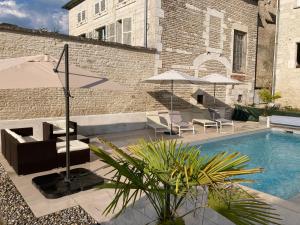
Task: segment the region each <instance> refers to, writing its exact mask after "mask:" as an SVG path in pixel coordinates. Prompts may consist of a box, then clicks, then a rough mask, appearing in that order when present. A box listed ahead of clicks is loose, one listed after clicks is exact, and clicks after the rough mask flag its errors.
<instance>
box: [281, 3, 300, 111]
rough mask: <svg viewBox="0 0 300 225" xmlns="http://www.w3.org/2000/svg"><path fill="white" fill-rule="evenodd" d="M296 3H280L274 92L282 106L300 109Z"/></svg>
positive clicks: (299, 29)
mask: <svg viewBox="0 0 300 225" xmlns="http://www.w3.org/2000/svg"><path fill="white" fill-rule="evenodd" d="M299 10H300V9H299V6H298V7H296V1H294V0H284V1H280V15H279V30H278V52H277V63H276V81H275V91H276V92H280V93H281V96H282V98H281V99H279V100H278V102H279V103H280V104H281V105H282V106H291V107H293V108H300V98H299V93H300V85H299V84H300V68H299V66H297V43H300V27H299V23H300V11H299Z"/></svg>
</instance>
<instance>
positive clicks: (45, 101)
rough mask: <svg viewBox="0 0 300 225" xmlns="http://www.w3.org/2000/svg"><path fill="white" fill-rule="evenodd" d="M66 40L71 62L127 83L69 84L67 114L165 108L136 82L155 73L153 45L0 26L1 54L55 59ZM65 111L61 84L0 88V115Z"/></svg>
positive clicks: (1, 117)
mask: <svg viewBox="0 0 300 225" xmlns="http://www.w3.org/2000/svg"><path fill="white" fill-rule="evenodd" d="M65 43H69V48H70V63H72V64H75V65H77V66H80V67H82V68H85V69H87V70H89V71H92V72H95V73H97V74H99V76H102V77H106V78H108V79H110V80H113V81H115V82H117V83H120V84H122V85H124V86H126V87H128V90H127V91H123V92H118V91H104V90H89V89H73V90H72V92H71V94H72V95H73V96H74V98H73V99H72V100H71V115H73V116H75V115H93V114H106V113H121V112H145V111H147V110H153V109H154V107H157V108H159V107H161V108H164V106H163V105H162V104H160V103H159V102H157V101H156V100H155V98H153V97H151V95H149V94H148V93H147V90H153V85H146V84H140V81H142V80H144V79H146V78H147V77H150V76H153V74H154V58H155V54H154V53H155V50H149V49H144V48H137V47H130V46H122V45H119V44H109V43H102V42H99V41H92V40H81V39H79V38H74V37H68V36H64V35H57V34H53V33H39V32H37V31H33V30H27V29H21V28H15V27H10V26H4V25H0V59H2V58H10V57H21V56H31V55H40V54H49V55H51V56H53V57H56V58H58V57H59V55H60V53H61V51H62V49H63V45H64V44H65ZM62 115H64V96H63V92H62V90H61V89H57V88H42V89H24V90H0V120H5V119H24V118H37V117H56V116H62Z"/></svg>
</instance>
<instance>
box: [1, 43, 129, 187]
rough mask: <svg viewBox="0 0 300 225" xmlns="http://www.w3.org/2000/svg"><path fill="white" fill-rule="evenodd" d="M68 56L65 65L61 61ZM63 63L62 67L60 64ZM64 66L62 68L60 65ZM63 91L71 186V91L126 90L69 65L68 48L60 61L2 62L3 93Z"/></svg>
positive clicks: (30, 58) (24, 59)
mask: <svg viewBox="0 0 300 225" xmlns="http://www.w3.org/2000/svg"><path fill="white" fill-rule="evenodd" d="M63 56H65V57H64V58H65V60H64V62H63V61H61V60H62V59H63ZM61 62H62V63H61ZM60 63H61V64H62V68H60V67H59V64H60ZM51 87H60V88H63V90H64V93H65V100H66V103H65V107H66V177H65V181H66V182H67V183H70V139H69V120H70V116H69V98H70V97H71V95H70V90H69V87H72V88H93V89H94V88H95V89H104V90H118V91H124V90H127V89H126V88H124V87H123V86H121V85H119V84H117V83H115V82H112V81H109V80H108V79H106V78H103V77H100V76H98V75H97V74H95V73H91V72H89V71H87V70H83V69H81V68H79V67H76V66H73V65H69V55H68V45H67V44H66V45H65V46H64V50H63V52H62V54H61V57H60V59H59V60H56V59H55V58H53V57H50V56H48V55H38V56H28V57H19V58H9V59H1V60H0V89H25V88H51Z"/></svg>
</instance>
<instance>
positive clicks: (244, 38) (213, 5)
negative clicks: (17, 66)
mask: <svg viewBox="0 0 300 225" xmlns="http://www.w3.org/2000/svg"><path fill="white" fill-rule="evenodd" d="M113 2H116V1H105V3H103V1H96V0H94V1H92V0H85V1H84V0H72V1H70V2H69V3H67V5H65V6H64V7H65V8H68V9H69V12H70V33H71V34H72V35H73V36H64V35H54V34H51V33H43V32H42V33H41V32H37V31H31V30H29V31H28V30H26V29H25V30H24V29H19V28H7V27H5V26H2V27H1V26H0V46H1V47H2V48H1V49H0V58H9V57H19V56H28V55H37V54H50V55H52V56H54V57H58V56H59V53H60V50H61V49H62V46H63V44H64V43H69V44H70V49H72V52H71V54H70V56H71V59H70V60H71V63H74V64H76V65H77V66H80V67H83V68H86V69H89V70H91V71H93V72H97V73H99V74H101V76H104V77H107V78H109V79H112V80H114V81H116V82H119V83H121V84H124V85H127V86H130V87H133V90H132V91H129V92H128V93H123V94H122V97H121V96H119V93H102V92H99V93H97V92H92V91H83V90H80V91H76V93H77V94H75V96H77V97H78V98H75V99H76V100H75V99H74V103H75V104H73V109H72V110H73V111H72V113H73V115H86V114H105V113H121V112H145V111H150V110H161V109H169V98H170V92H169V89H170V87H169V85H161V86H159V85H146V84H143V83H141V82H140V81H142V80H143V79H146V78H147V77H150V76H152V75H154V74H158V73H162V72H164V71H167V70H171V69H175V70H178V71H183V72H185V73H188V74H190V75H192V76H196V77H202V76H205V75H208V74H211V73H220V74H223V75H224V76H230V77H232V78H235V79H238V80H240V81H242V82H243V84H242V85H235V86H234V87H233V86H217V92H216V96H217V106H218V107H220V108H222V109H223V110H224V113H225V112H228V115H230V112H231V109H232V106H233V104H234V103H242V104H252V103H253V98H254V88H255V74H256V63H257V61H256V58H257V57H256V56H257V26H258V1H257V0H230V1H228V0H204V1H198V0H176V1H175V0H151V1H148V5H147V6H148V7H147V14H148V15H147V27H148V29H147V43H148V45H147V47H148V48H149V46H151V47H153V50H149V49H147V48H142V47H132V46H128V45H123V44H119V43H112V42H113V40H115V41H116V40H117V39H113V40H110V42H107V40H108V38H109V37H110V35H109V34H110V33H109V32H110V31H106V32H107V33H105V40H104V41H103V40H93V39H99V36H97V35H99V32H98V33H96V32H97V30H98V29H97V27H98V28H100V27H106V29H113V28H107V26H109V24H111V23H114V24H115V25H114V27H115V31H116V30H117V29H118V28H117V25H116V22H118V21H119V20H120V19H121V20H122V21H121V22H122V24H123V25H124V24H125V23H126V24H127V25H128V24H129V21H131V22H132V23H131V25H130V26H127V25H126V26H127V28H128V27H131V32H132V33H131V34H130V35H129V33H128V32H127V33H126V32H125V33H126V35H125V36H126V37H125V36H124V33H122V35H123V36H122V40H124V39H126V40H128V37H129V36H130V37H131V43H128V42H127V43H126V44H131V45H137V46H139V45H140V46H143V45H144V44H145V36H144V35H145V33H144V32H143V31H145V30H144V25H145V23H144V22H145V12H146V10H145V5H143V2H147V1H142V0H123V1H118V3H117V4H116V5H114V6H109V4H112V3H113ZM85 4H86V5H85ZM103 4H104V6H103ZM88 5H89V7H87V6H88ZM117 6H118V7H120V8H118V7H117ZM121 6H122V7H121ZM82 7H83V8H82ZM84 7H87V8H84ZM98 7H99V8H98ZM101 7H103V9H104V11H105V7H107V12H104V11H103V13H104V14H103V15H101V13H102V12H100V11H101V9H100V8H101ZM110 7H111V8H110ZM96 9H97V10H100V11H99V13H100V14H99V15H97V16H99V18H98V17H97V16H96V15H95V16H96V17H95V18H94V17H93V16H92V15H93V14H92V13H93V12H98V11H97V10H96ZM109 9H114V10H115V12H114V15H115V16H114V17H112V18H107V23H106V22H105V23H104V22H103V24H101V23H99V24H96V23H95V24H94V25H89V23H88V21H90V20H91V21H100V20H102V19H103V20H104V18H106V17H109ZM138 9H139V10H138ZM83 11H85V12H84V13H83ZM121 11H123V13H125V12H127V14H124V15H122V16H121V14H118V13H119V12H120V13H121ZM89 13H91V14H90V16H89ZM106 13H107V14H106ZM131 13H132V14H131ZM79 14H80V20H79ZM130 15H131V16H130ZM142 15H143V16H142ZM245 15H246V16H245ZM72 18H73V19H72ZM82 18H83V19H84V20H82ZM127 18H132V19H130V20H127ZM87 19H88V20H87ZM109 19H110V20H109ZM74 20H75V21H74ZM79 21H80V23H82V24H80V26H78V27H76V26H77V22H79ZM137 21H140V22H139V25H135V22H137ZM142 21H143V22H142ZM72 26H74V29H75V30H76V31H75V30H72V29H73V28H72ZM138 27H140V28H138ZM88 28H90V30H88ZM124 28H125V25H124V27H123V26H122V31H124ZM127 28H126V29H127ZM80 29H86V30H85V31H83V30H81V31H80ZM126 31H128V30H126ZM90 32H91V33H92V34H91V35H90V36H89V34H88V33H90ZM83 33H85V34H86V35H87V34H88V36H89V37H93V39H87V38H82V37H74V36H80V35H81V34H83ZM135 33H136V34H137V36H136V37H135ZM115 34H116V36H115V38H117V36H118V34H117V33H115ZM94 35H95V36H94ZM138 35H139V36H138ZM96 37H97V38H96ZM138 37H139V38H138ZM100 39H101V38H100ZM120 40H121V39H120ZM138 40H139V41H138ZM111 41H112V42H111ZM118 42H120V41H118ZM122 43H124V42H123V41H122ZM33 92H34V91H33ZM43 92H45V94H44V95H43V96H45V99H47V105H50V106H51V110H47V111H45V110H44V111H43V112H42V111H40V110H39V108H38V107H36V108H35V109H36V112H35V113H31V114H30V115H29V114H28V113H25V112H26V105H22V107H24V110H22V113H21V114H22V115H16V114H13V112H12V111H13V110H16V111H19V112H20V110H17V108H18V107H21V106H20V105H18V104H16V103H18V102H21V101H24V98H25V99H26V98H29V99H30V98H32V97H27V96H29V95H30V94H31V93H29V94H28V95H26V93H25V92H24V93H22V94H20V95H19V94H17V95H11V93H10V92H6V91H2V94H3V95H1V96H4V97H2V98H0V105H1V104H2V105H3V107H1V110H0V118H2V119H5V118H7V119H8V118H28V117H30V116H33V117H40V116H41V115H45V113H46V116H58V115H62V112H63V108H62V106H61V104H60V103H61V102H60V103H59V101H57V99H58V98H57V97H55V96H60V95H61V94H58V92H57V91H56V92H55V91H53V90H51V91H50V90H49V92H48V91H46V90H45V91H41V93H43ZM85 92H87V93H86V94H88V96H89V98H91V99H92V101H91V102H90V101H86V98H85V97H84V96H85V95H84V93H85ZM50 93H51V94H50ZM100 93H101V94H100ZM110 95H111V96H113V97H111V98H110V97H109V96H110ZM212 95H213V86H212V85H199V86H194V85H175V99H174V108H175V109H178V110H183V109H185V110H192V111H194V112H199V110H202V109H205V108H206V107H209V106H212V104H213V98H212ZM12 96H13V98H12ZM103 96H104V97H103ZM118 96H119V97H118ZM38 97H39V95H35V98H38ZM11 98H12V99H11ZM98 98H99V99H98ZM59 99H60V97H59ZM36 100H38V99H36ZM44 102H46V101H42V102H41V104H42V103H44ZM82 102H83V103H82ZM28 107H29V108H30V107H32V106H30V105H29V106H28ZM46 108H47V107H46ZM8 109H11V110H8Z"/></svg>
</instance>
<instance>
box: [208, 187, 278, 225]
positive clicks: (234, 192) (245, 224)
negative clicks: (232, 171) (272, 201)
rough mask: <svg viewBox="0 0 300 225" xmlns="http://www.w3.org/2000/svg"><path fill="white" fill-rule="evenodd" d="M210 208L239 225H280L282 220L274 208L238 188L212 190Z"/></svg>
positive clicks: (209, 198)
mask: <svg viewBox="0 0 300 225" xmlns="http://www.w3.org/2000/svg"><path fill="white" fill-rule="evenodd" d="M208 206H209V207H210V208H212V209H214V210H215V211H217V212H218V213H220V214H221V215H222V216H224V217H226V218H227V219H229V220H230V221H232V222H233V223H235V224H239V225H256V224H261V225H270V224H280V223H278V222H279V221H280V220H281V219H280V216H279V214H277V213H275V212H274V209H273V208H272V206H270V205H269V204H267V203H265V202H263V201H261V200H258V199H256V198H254V197H253V196H251V195H249V194H248V193H247V192H245V191H244V190H242V189H240V188H237V187H231V188H224V189H222V190H221V191H219V192H216V191H215V190H213V189H212V190H210V192H209V197H208Z"/></svg>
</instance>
